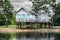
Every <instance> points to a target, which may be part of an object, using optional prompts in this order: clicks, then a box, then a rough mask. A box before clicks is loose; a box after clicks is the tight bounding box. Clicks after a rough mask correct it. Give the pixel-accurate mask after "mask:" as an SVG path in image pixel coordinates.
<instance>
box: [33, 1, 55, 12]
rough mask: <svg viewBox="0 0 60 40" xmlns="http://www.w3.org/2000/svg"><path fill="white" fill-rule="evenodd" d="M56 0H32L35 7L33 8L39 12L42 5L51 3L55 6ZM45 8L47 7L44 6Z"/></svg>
mask: <svg viewBox="0 0 60 40" xmlns="http://www.w3.org/2000/svg"><path fill="white" fill-rule="evenodd" d="M54 2H55V0H35V1H33V2H32V3H33V9H32V10H33V11H35V12H38V11H39V10H40V9H41V8H40V7H41V6H42V5H44V4H50V5H52V6H54V5H55V4H54ZM43 9H46V7H44V8H43Z"/></svg>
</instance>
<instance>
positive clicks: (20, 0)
mask: <svg viewBox="0 0 60 40" xmlns="http://www.w3.org/2000/svg"><path fill="white" fill-rule="evenodd" d="M11 3H12V5H13V6H14V10H18V9H20V8H21V7H24V8H27V9H30V10H31V7H32V2H31V1H28V0H11Z"/></svg>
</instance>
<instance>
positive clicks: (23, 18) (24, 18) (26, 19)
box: [16, 8, 36, 26]
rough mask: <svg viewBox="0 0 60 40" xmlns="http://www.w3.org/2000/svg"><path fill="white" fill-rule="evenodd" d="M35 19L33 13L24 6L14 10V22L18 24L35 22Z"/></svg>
mask: <svg viewBox="0 0 60 40" xmlns="http://www.w3.org/2000/svg"><path fill="white" fill-rule="evenodd" d="M35 19H36V18H35V15H34V14H33V13H32V12H30V11H28V10H26V9H25V8H21V9H19V10H18V11H17V12H16V22H17V24H19V25H20V26H21V25H23V24H29V23H30V22H31V23H33V22H35Z"/></svg>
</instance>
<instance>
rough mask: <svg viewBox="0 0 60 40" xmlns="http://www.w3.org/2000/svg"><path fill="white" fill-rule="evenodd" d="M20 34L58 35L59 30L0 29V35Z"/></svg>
mask: <svg viewBox="0 0 60 40" xmlns="http://www.w3.org/2000/svg"><path fill="white" fill-rule="evenodd" d="M18 32H19V33H21V32H42V33H60V29H15V28H0V33H18Z"/></svg>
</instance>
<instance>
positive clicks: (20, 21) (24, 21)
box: [16, 8, 53, 29]
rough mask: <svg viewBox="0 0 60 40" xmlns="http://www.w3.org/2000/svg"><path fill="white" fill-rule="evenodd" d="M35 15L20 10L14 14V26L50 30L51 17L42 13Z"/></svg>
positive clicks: (23, 9)
mask: <svg viewBox="0 0 60 40" xmlns="http://www.w3.org/2000/svg"><path fill="white" fill-rule="evenodd" d="M38 12H40V13H38V14H36V13H33V12H31V11H29V10H26V9H25V8H20V9H19V10H18V11H17V12H16V24H17V28H29V29H32V28H34V29H35V28H49V27H50V28H52V27H51V24H53V23H52V21H51V17H50V16H49V15H48V14H45V13H44V12H42V11H38Z"/></svg>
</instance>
